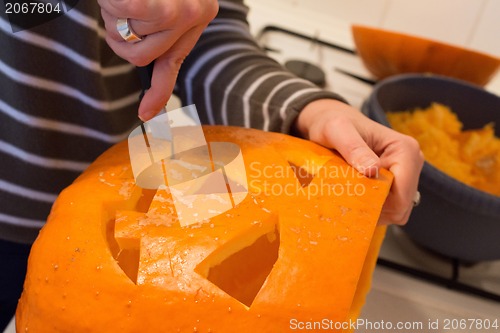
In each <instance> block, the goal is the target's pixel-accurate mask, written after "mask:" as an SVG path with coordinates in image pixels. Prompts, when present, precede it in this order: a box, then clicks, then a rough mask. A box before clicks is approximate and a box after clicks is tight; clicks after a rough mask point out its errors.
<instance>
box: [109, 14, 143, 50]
mask: <svg viewBox="0 0 500 333" xmlns="http://www.w3.org/2000/svg"><path fill="white" fill-rule="evenodd" d="M116 30H118V33H119V34H120V36H122V38H123V40H124V41H126V42H127V43H132V44H135V43H138V42H140V41H141V40H143V39H144V37H146V36H139V35H138V34H136V33H135V32H134V30H132V27H131V26H130V25H129V24H128V18H119V19H117V20H116Z"/></svg>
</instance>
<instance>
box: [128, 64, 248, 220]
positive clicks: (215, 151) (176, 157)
mask: <svg viewBox="0 0 500 333" xmlns="http://www.w3.org/2000/svg"><path fill="white" fill-rule="evenodd" d="M139 75H140V79H141V84H142V87H143V92H142V94H141V98H142V96H143V95H144V94H145V92H146V90H147V89H149V88H150V85H151V76H152V64H151V65H149V66H147V67H141V68H139ZM128 146H129V155H130V161H131V165H132V171H133V173H134V178H135V181H136V184H137V185H138V186H140V187H142V188H145V189H166V190H168V191H170V194H171V195H172V198H173V201H174V206H175V210H176V214H177V217H178V219H179V222H180V224H181V226H186V225H190V224H194V223H202V222H204V221H207V220H208V219H210V218H211V217H213V216H216V215H219V214H221V213H223V212H225V211H227V210H229V209H232V208H234V207H235V206H236V205H237V204H238V203H240V202H241V201H243V199H244V198H245V197H246V195H247V193H248V191H247V189H248V184H247V178H246V172H245V165H244V162H243V156H242V154H241V150H240V148H239V147H238V146H237V145H236V144H234V143H230V142H210V143H208V142H207V141H206V140H205V135H204V133H203V129H202V127H201V123H200V120H199V117H198V113H197V111H196V107H195V106H194V105H189V106H186V107H183V108H180V109H177V110H172V111H169V112H163V113H160V114H159V115H158V116H156V117H155V118H153V119H151V120H149V121H147V122H145V123H143V124H141V126H139V127H137V128H136V129H134V130H133V131H132V132H131V133H130V135H129V138H128Z"/></svg>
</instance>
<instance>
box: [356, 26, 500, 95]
mask: <svg viewBox="0 0 500 333" xmlns="http://www.w3.org/2000/svg"><path fill="white" fill-rule="evenodd" d="M351 30H352V35H353V38H354V43H355V45H356V50H357V52H358V54H359V56H360V57H361V60H362V61H363V64H364V65H365V66H366V68H367V69H368V70H369V71H370V72H371V73H372V74H373V75H374V76H375V77H376V78H377V79H383V78H386V77H388V76H391V75H395V74H402V73H434V74H440V75H445V76H449V77H453V78H457V79H461V80H465V81H468V82H471V83H474V84H477V85H479V86H484V85H486V84H487V83H488V82H489V81H490V80H491V79H492V78H493V76H494V75H495V73H496V72H497V71H498V69H499V68H500V58H498V57H495V56H492V55H488V54H485V53H481V52H478V51H474V50H470V49H466V48H463V47H459V46H454V45H450V44H446V43H442V42H438V41H434V40H430V39H426V38H420V37H416V36H411V35H408V34H403V33H398V32H393V31H387V30H383V29H378V28H373V27H367V26H361V25H353V26H352V27H351Z"/></svg>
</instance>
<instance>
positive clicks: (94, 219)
mask: <svg viewBox="0 0 500 333" xmlns="http://www.w3.org/2000/svg"><path fill="white" fill-rule="evenodd" d="M204 131H205V136H206V138H207V141H209V142H215V141H219V142H233V143H235V144H237V145H238V146H239V147H240V148H241V151H242V155H243V159H244V163H245V166H246V172H247V180H248V186H249V193H248V195H247V196H246V198H245V199H244V200H243V201H242V202H241V203H239V204H238V205H236V206H235V207H234V208H233V209H232V210H229V211H227V212H225V213H223V214H220V215H217V216H215V217H211V218H210V220H208V221H206V222H205V223H199V224H195V225H190V226H186V227H181V226H180V225H179V223H178V221H177V219H176V216H175V210H173V209H172V200H171V197H170V193H169V190H168V188H166V187H162V188H160V189H158V190H157V191H155V190H144V189H141V188H139V187H137V186H135V183H134V178H133V175H132V172H131V169H130V161H129V156H128V151H127V143H126V142H124V143H121V144H118V145H116V146H114V147H113V148H111V149H110V150H109V151H107V152H106V153H104V154H103V155H102V156H101V157H99V158H98V159H97V160H96V161H95V162H94V163H93V164H92V165H91V166H90V167H89V168H88V170H86V172H84V173H83V174H82V175H81V176H80V177H79V178H78V179H77V180H76V181H75V182H74V183H73V184H72V185H71V186H69V187H68V188H67V189H66V190H64V191H63V192H62V193H61V195H60V196H59V198H58V199H57V201H56V203H55V204H54V207H53V209H52V212H51V214H50V217H49V219H48V222H47V224H46V225H45V227H44V228H43V229H42V231H41V232H40V235H39V237H38V239H37V240H36V242H35V243H34V245H33V248H32V252H31V254H30V259H29V265H28V274H27V276H26V281H25V286H24V292H23V294H22V297H21V299H20V302H19V305H18V309H17V314H16V327H17V331H18V332H37V333H40V332H51V333H52V332H71V333H78V332H120V333H122V332H284V331H288V330H289V329H291V326H292V325H299V324H300V323H305V322H311V321H314V320H316V321H321V320H323V319H325V318H327V319H329V320H331V323H342V322H347V321H348V320H349V319H352V318H356V316H357V315H358V314H359V311H360V309H361V306H362V304H363V302H364V297H365V295H366V293H367V292H368V289H369V283H370V279H371V274H372V271H373V268H374V265H375V259H376V256H377V251H378V248H379V246H380V243H381V241H382V238H383V234H384V229H383V228H376V223H377V220H378V217H379V214H380V211H381V207H382V205H383V203H384V200H385V198H386V196H387V194H388V191H389V188H390V184H391V180H392V176H391V174H390V173H389V172H388V171H386V170H381V171H380V175H379V177H378V178H376V179H373V178H366V177H364V176H361V175H360V174H358V173H357V172H356V171H354V169H353V168H351V167H350V166H348V165H347V164H346V163H345V161H344V160H343V159H342V158H340V157H339V156H338V155H336V154H335V153H333V152H331V151H330V150H328V149H326V148H323V147H321V146H319V145H316V144H314V143H311V142H309V141H305V140H301V139H298V138H294V137H290V136H286V135H283V134H277V133H265V132H261V131H257V130H251V129H243V128H232V127H218V126H213V127H205V128H204ZM374 235H375V236H374ZM332 325H333V324H332Z"/></svg>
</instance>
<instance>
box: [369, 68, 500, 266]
mask: <svg viewBox="0 0 500 333" xmlns="http://www.w3.org/2000/svg"><path fill="white" fill-rule="evenodd" d="M433 102H437V103H441V104H444V105H447V106H449V107H450V108H451V109H452V111H453V112H455V113H456V114H457V115H458V118H459V119H460V121H461V122H462V123H463V124H464V129H473V128H476V129H477V128H481V127H483V126H484V125H485V124H486V123H488V122H492V121H493V122H495V124H496V128H495V134H496V136H500V97H499V96H496V95H494V94H492V93H489V92H487V91H486V90H484V89H483V88H481V87H479V86H475V85H472V84H469V83H466V82H465V81H460V80H456V79H451V78H447V77H442V76H433V75H422V74H405V75H397V76H393V77H390V78H388V79H385V80H382V81H380V82H379V83H377V84H376V85H375V87H374V90H373V92H372V93H371V95H370V96H369V97H368V99H367V100H366V101H365V103H364V104H363V112H364V113H365V114H367V115H368V116H369V117H370V118H371V119H373V120H375V121H377V122H379V123H381V124H384V125H386V126H388V127H390V126H389V123H388V121H387V118H386V116H385V112H387V111H405V110H411V109H414V108H416V107H419V108H424V107H428V106H430V104H431V103H433ZM499 172H500V171H499ZM419 191H420V193H421V194H422V199H421V203H420V205H419V206H418V207H416V208H415V209H414V210H413V212H412V214H411V216H410V219H409V221H408V223H407V224H406V225H405V226H404V227H403V230H405V232H406V233H407V234H408V235H409V236H410V238H411V239H412V240H414V241H415V242H416V243H418V244H420V245H422V246H424V247H426V248H428V249H430V250H432V251H434V252H437V253H439V254H442V255H445V256H448V257H451V258H454V259H458V260H462V261H467V262H476V261H485V260H496V259H500V197H498V196H495V195H491V194H488V193H486V192H483V191H480V190H477V189H475V188H472V187H470V186H468V185H466V184H464V183H462V182H460V181H458V180H456V179H454V178H452V177H450V176H448V175H446V174H445V173H443V172H441V171H439V170H438V169H436V168H435V167H433V166H432V165H430V164H429V163H425V164H424V167H423V169H422V173H421V175H420V182H419Z"/></svg>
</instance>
